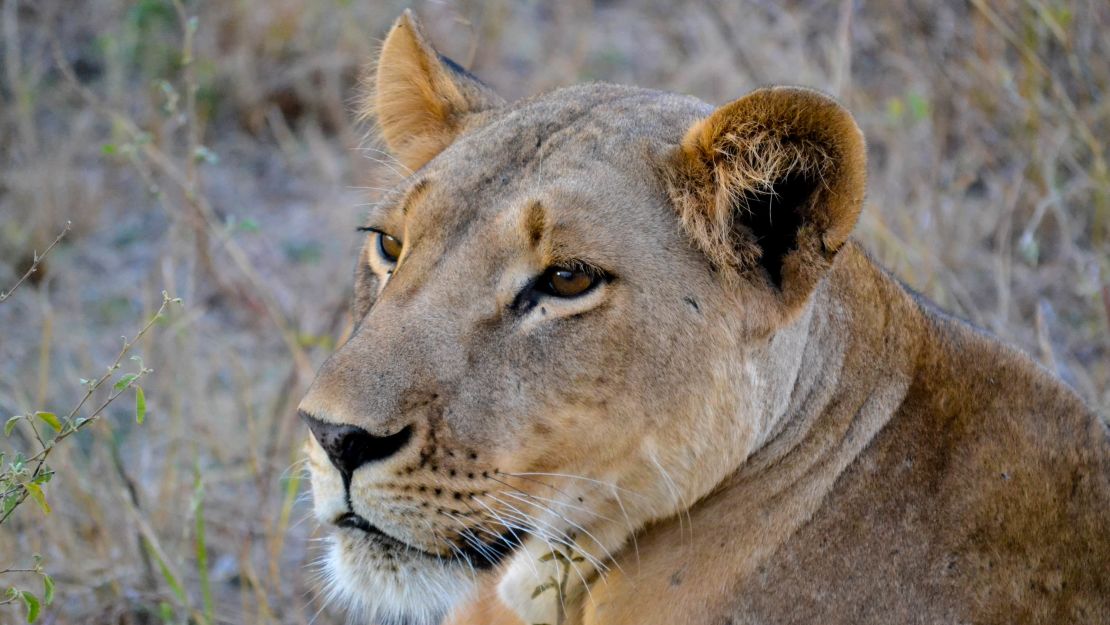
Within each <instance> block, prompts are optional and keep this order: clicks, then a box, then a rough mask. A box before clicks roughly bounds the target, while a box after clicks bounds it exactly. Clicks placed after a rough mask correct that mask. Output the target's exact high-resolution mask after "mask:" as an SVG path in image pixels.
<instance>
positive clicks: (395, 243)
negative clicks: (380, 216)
mask: <svg viewBox="0 0 1110 625" xmlns="http://www.w3.org/2000/svg"><path fill="white" fill-rule="evenodd" d="M403 248H404V246H403V245H401V241H399V240H398V239H397V238H396V237H391V236H389V235H388V234H386V233H384V232H379V233H378V251H379V252H381V254H382V258H385V259H386V260H387V261H389V262H391V263H395V262H397V259H398V258H400V257H401V250H402V249H403Z"/></svg>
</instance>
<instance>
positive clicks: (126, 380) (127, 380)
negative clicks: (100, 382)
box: [112, 373, 139, 391]
mask: <svg viewBox="0 0 1110 625" xmlns="http://www.w3.org/2000/svg"><path fill="white" fill-rule="evenodd" d="M138 377H139V374H137V373H128V374H127V375H125V376H123V377H122V378H120V379H119V382H116V383H115V385H114V386H113V387H112V388H114V389H116V390H117V391H122V390H123V389H125V388H127V385H128V384H131V383H132V382H134V381H135V379H136V378H138Z"/></svg>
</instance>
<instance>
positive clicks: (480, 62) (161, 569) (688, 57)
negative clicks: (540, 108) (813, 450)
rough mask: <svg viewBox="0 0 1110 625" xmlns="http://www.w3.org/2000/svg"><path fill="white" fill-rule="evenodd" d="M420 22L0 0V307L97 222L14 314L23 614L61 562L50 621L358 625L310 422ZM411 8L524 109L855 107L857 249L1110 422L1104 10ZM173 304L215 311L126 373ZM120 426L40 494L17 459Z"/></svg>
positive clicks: (730, 5)
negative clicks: (409, 40) (324, 586)
mask: <svg viewBox="0 0 1110 625" xmlns="http://www.w3.org/2000/svg"><path fill="white" fill-rule="evenodd" d="M409 4H410V3H405V2H392V1H384V0H181V1H180V2H177V1H175V0H80V1H78V0H23V1H19V0H0V7H2V9H0V59H2V63H0V292H3V291H5V290H7V289H10V288H11V286H12V285H13V284H15V283H16V282H17V281H18V280H19V278H20V276H21V275H23V273H24V272H25V270H26V269H27V268H28V267H29V266H30V265H31V264H32V263H33V262H34V259H35V254H34V252H35V251H36V250H37V251H39V252H41V251H42V250H44V249H45V248H46V247H47V246H48V245H49V244H50V243H51V242H52V241H53V240H54V239H55V237H57V236H58V235H59V233H61V232H63V230H64V229H65V228H66V224H67V222H68V223H70V226H69V231H68V232H67V233H66V234H65V236H64V238H63V239H62V240H61V241H60V242H59V243H58V244H57V245H56V246H55V247H54V249H52V250H51V252H50V254H49V255H48V256H47V257H46V259H45V260H44V261H43V262H42V263H41V264H40V265H39V267H38V269H37V271H36V272H35V273H33V274H32V275H31V276H30V277H29V278H28V280H27V281H25V282H24V283H23V284H22V285H21V286H20V287H19V289H18V290H17V291H16V292H15V293H14V294H13V295H12V296H11V298H10V299H7V300H0V420H5V419H7V418H8V417H9V416H11V415H31V418H28V419H23V420H17V421H16V422H14V423H13V424H12V432H11V435H10V437H8V438H0V453H4V454H5V459H4V460H3V466H5V467H7V468H6V469H5V471H7V473H6V475H7V479H8V480H9V482H8V483H7V484H6V485H5V484H4V483H2V482H0V499H3V498H4V497H7V496H8V494H10V493H15V495H20V496H22V497H23V499H26V500H27V501H26V505H22V506H19V507H18V508H16V509H14V510H12V511H11V513H10V516H9V517H8V518H7V519H6V520H4V521H3V522H2V525H0V603H4V604H5V605H0V623H17V622H23V621H24V620H25V619H26V616H27V610H28V608H29V607H33V606H31V604H32V603H34V602H35V601H37V602H39V603H40V604H42V603H45V601H46V599H49V598H50V597H48V596H47V595H50V594H51V590H50V589H48V588H46V587H44V582H43V579H42V575H43V574H46V575H49V576H50V580H51V582H49V583H47V584H46V585H47V586H49V585H53V597H52V602H51V604H50V605H48V606H46V605H43V606H41V610H40V614H38V615H37V619H38V622H43V623H92V624H109V623H111V624H132V623H186V622H189V623H260V624H261V623H321V624H323V623H333V622H344V616H343V615H342V614H338V613H333V612H332V611H331V610H330V609H329V608H328V606H326V605H325V603H326V602H325V601H324V599H323V598H322V595H321V594H320V593H318V592H317V571H318V569H317V568H316V565H315V564H314V563H315V561H316V560H317V558H319V556H320V555H321V554H320V548H319V546H318V545H319V543H316V542H314V541H313V535H314V533H315V532H316V531H317V530H316V527H315V523H314V521H312V519H311V518H310V516H309V505H308V501H307V499H306V495H305V493H306V489H305V481H304V480H303V476H302V470H301V467H300V466H299V463H298V459H299V450H300V447H301V445H302V443H303V440H304V437H305V432H304V431H303V428H302V426H301V424H300V423H299V422H298V421H297V420H296V418H295V415H294V407H295V405H296V402H297V401H298V400H299V398H300V395H301V393H302V392H303V391H304V389H305V387H306V385H307V384H308V383H309V382H310V381H311V379H312V373H313V369H314V368H315V367H316V366H317V365H319V363H320V362H321V361H322V359H323V358H325V357H326V356H327V354H328V353H329V351H330V350H331V349H332V347H333V346H334V344H335V340H336V338H337V336H338V335H339V333H340V332H341V330H342V327H343V325H344V313H345V305H346V301H347V298H348V295H349V290H350V286H351V282H352V280H351V272H352V269H353V267H354V261H355V253H356V250H357V246H358V245H359V242H360V236H359V235H358V234H357V233H356V232H355V231H354V228H355V226H356V225H358V224H359V223H360V219H361V216H362V214H363V212H364V210H365V208H364V206H365V204H366V203H368V202H372V201H373V200H374V198H375V197H376V196H377V195H378V193H379V192H380V189H381V188H383V187H388V186H390V185H391V184H392V183H394V182H395V181H396V180H397V176H398V173H397V171H396V170H395V168H393V167H391V166H390V163H389V161H388V159H387V158H386V157H385V156H384V155H383V154H382V153H381V152H380V151H378V148H380V145H378V144H376V143H375V142H374V141H373V139H372V137H371V133H370V129H368V128H365V127H360V126H359V125H357V124H356V123H355V116H354V115H353V113H352V111H353V110H354V108H355V105H354V103H355V102H356V100H357V96H358V93H359V87H358V85H359V80H360V76H361V74H362V72H363V70H364V68H365V67H366V65H367V63H368V61H369V60H370V59H371V58H372V56H373V54H374V51H375V49H376V46H377V45H378V44H379V43H380V41H381V38H382V37H383V36H384V34H385V32H386V30H387V28H388V27H389V25H390V24H391V22H392V21H393V20H394V19H395V18H396V17H397V15H398V14H399V13H400V12H401V11H402V10H403V8H405V7H406V6H408V5H409ZM413 6H414V8H415V9H416V11H417V13H418V14H419V15H420V17H421V18H422V19H423V21H424V24H425V27H426V29H427V31H428V32H429V34H430V36H431V37H432V39H433V40H434V41H435V42H436V44H437V46H438V47H439V49H440V51H441V52H443V53H445V54H447V55H449V56H451V57H453V58H454V59H455V60H457V61H458V62H459V63H460V64H462V65H463V66H465V67H468V68H470V69H471V70H472V71H473V72H474V73H475V74H477V75H478V76H479V77H481V78H483V79H484V80H485V81H487V82H488V83H489V84H491V85H492V86H494V87H495V88H496V89H497V90H499V91H500V92H501V93H502V94H503V95H505V96H506V97H508V98H510V99H515V98H519V97H522V96H526V95H529V94H533V93H535V92H537V91H542V90H548V89H552V88H555V87H558V86H560V85H567V84H571V83H576V82H581V81H590V80H603V81H610V82H620V83H629V84H637V85H641V86H646V87H652V88H657V89H665V90H671V91H678V92H682V93H689V94H693V95H696V96H698V97H700V98H702V99H704V100H707V101H709V102H712V103H724V102H727V101H729V100H731V99H733V98H736V97H738V96H740V95H743V94H744V93H746V92H748V91H749V90H751V89H753V88H754V87H757V86H760V85H764V84H769V83H790V84H799V85H808V86H812V87H816V88H818V89H821V90H824V91H826V92H829V93H831V94H834V95H835V96H837V97H838V98H840V100H841V101H842V102H843V103H844V104H845V105H846V106H847V107H848V108H849V109H851V110H852V111H853V112H854V113H855V115H856V117H857V119H858V121H859V123H860V125H861V126H862V127H863V129H864V132H865V134H866V136H867V138H868V144H869V157H870V166H869V167H870V195H869V197H868V199H867V205H866V208H865V211H864V215H863V218H862V222H861V224H860V227H859V228H858V230H857V238H858V239H860V240H861V241H863V242H864V243H865V244H866V245H867V246H868V247H869V248H870V249H871V250H872V251H873V253H874V254H875V256H876V257H877V258H878V259H879V260H880V261H881V262H882V263H883V264H885V265H886V266H887V267H889V268H890V269H891V270H892V271H893V272H894V273H895V274H897V275H898V276H900V277H901V278H903V279H904V280H905V281H906V282H907V283H908V284H910V285H911V286H912V287H914V288H915V289H918V290H920V291H922V292H923V293H925V294H926V295H927V296H929V297H930V298H932V299H934V300H935V301H936V302H938V303H939V304H940V305H941V306H943V307H945V308H947V309H949V310H952V311H954V312H955V313H957V314H958V315H960V316H962V317H965V318H967V319H969V320H970V321H972V322H973V323H975V324H977V325H979V326H981V327H983V328H985V329H986V330H988V331H990V332H992V333H994V334H997V335H999V336H1001V337H1002V338H1004V339H1005V340H1007V341H1009V342H1011V343H1014V344H1016V345H1018V346H1020V347H1021V348H1022V349H1024V350H1025V351H1027V352H1028V353H1029V354H1030V355H1031V356H1032V357H1033V358H1035V359H1036V360H1037V361H1038V362H1040V363H1041V364H1042V365H1044V366H1045V367H1046V368H1048V369H1050V370H1052V371H1054V372H1056V373H1057V374H1059V375H1060V376H1062V377H1063V378H1064V379H1065V380H1066V381H1067V382H1068V383H1069V384H1071V385H1072V386H1073V387H1074V388H1075V389H1076V390H1077V391H1078V392H1079V394H1080V395H1082V396H1083V397H1084V398H1085V399H1086V400H1087V401H1088V402H1090V403H1091V405H1093V406H1094V407H1095V409H1096V410H1097V411H1099V413H1100V414H1101V415H1102V416H1103V417H1104V418H1108V417H1110V165H1108V159H1110V154H1108V152H1107V141H1108V140H1110V139H1108V138H1110V98H1107V97H1105V95H1106V93H1107V90H1108V89H1110V3H1107V2H1106V1H1105V0H1088V1H1083V0H1076V1H1071V2H1068V1H1061V0H969V1H957V0H949V1H943V2H940V1H938V2H926V1H924V0H888V1H885V2H873V3H863V2H859V1H852V0H843V1H833V2H821V1H813V0H811V1H806V0H792V1H788V2H771V1H769V0H767V1H764V0H744V1H732V0H728V1H726V0H690V1H686V2H676V1H672V0H652V1H646V2H631V1H619V0H607V1H602V0H595V1H593V2H590V1H588V0H567V1H560V2H558V3H556V2H539V1H531V2H519V3H514V2H509V1H507V0H502V1H490V2H479V1H477V0H471V1H464V0H460V1H457V2H447V1H441V2H431V1H427V2H419V1H416V2H415V3H414V4H413ZM163 290H165V291H167V292H168V293H169V295H170V296H172V297H180V298H182V299H183V304H180V305H179V304H174V303H171V304H168V305H167V308H166V310H165V311H164V314H163V315H162V316H161V317H160V319H159V320H157V321H156V322H154V323H153V325H152V326H151V327H150V329H149V331H147V332H146V333H145V334H144V335H143V336H142V338H141V339H140V340H138V341H136V342H135V343H134V345H133V346H131V349H130V350H129V351H128V353H127V354H125V357H124V358H123V359H121V361H120V362H121V367H120V368H119V369H116V370H110V371H109V370H107V369H106V367H108V366H110V365H111V364H112V363H113V361H114V360H115V359H116V357H117V355H118V354H119V353H120V349H121V345H122V343H121V339H120V337H121V336H125V337H127V338H128V339H134V338H135V335H136V333H137V332H138V331H139V330H140V328H142V327H143V326H144V324H146V323H147V321H148V320H150V319H151V317H152V316H153V315H154V313H155V312H156V311H157V310H158V308H159V306H160V305H161V304H162V302H163V296H162V291H163ZM0 297H3V296H2V295H0ZM131 355H139V356H141V357H142V361H141V363H140V362H139V361H133V360H130V359H129V357H130V356H131ZM146 368H149V369H152V370H153V371H149V372H148V371H146V370H145V369H146ZM105 371H108V373H107V374H106V373H105ZM127 375H141V377H137V378H130V379H128V378H127V377H126V376H127ZM101 376H106V377H105V380H104V382H103V383H101V384H99V385H98V384H97V380H98V379H100V378H101ZM83 379H87V380H83ZM90 387H95V388H93V389H92V390H91V391H90ZM137 387H141V388H142V389H143V399H142V402H141V403H142V404H143V406H142V407H141V409H140V406H138V405H137V403H138V401H137V398H136V394H137V390H136V388H137ZM115 394H119V398H118V400H115V401H112V402H110V403H108V405H106V406H105V407H104V408H103V409H102V410H100V411H99V412H95V411H97V409H98V407H99V406H102V405H104V403H105V402H106V401H107V400H109V399H111V398H112V397H113V396H114V395H115ZM85 395H88V396H89V398H88V400H87V402H86V403H84V404H83V406H80V407H79V408H80V409H79V410H76V411H74V407H75V406H78V405H79V402H81V401H82V398H83V397H84V396H85ZM35 411H44V412H47V413H50V414H56V415H57V420H58V421H60V426H61V431H60V433H56V434H55V433H51V430H52V429H54V426H53V425H51V424H50V422H49V421H50V420H49V417H46V416H42V415H40V416H39V417H38V418H34V413H35ZM139 413H142V414H139ZM89 416H97V417H98V418H97V419H95V420H94V421H91V422H85V423H82V424H80V427H81V431H79V432H76V433H75V434H74V435H73V436H71V437H67V438H65V440H60V441H58V444H57V447H54V448H52V449H51V451H50V453H49V464H48V467H49V469H50V471H52V473H51V476H52V477H51V479H49V481H48V482H47V481H46V478H44V477H41V476H42V474H43V473H45V472H47V470H46V469H42V470H41V471H40V473H39V476H40V477H39V478H38V479H39V481H38V482H35V487H37V490H38V492H37V493H35V492H31V491H30V490H27V488H30V487H26V486H23V484H24V483H27V482H33V481H34V480H33V479H32V477H33V476H34V474H33V473H29V472H28V469H27V467H26V466H21V467H20V466H16V467H15V468H14V469H13V464H12V463H18V461H19V458H20V456H19V454H23V457H31V458H32V461H33V460H34V454H35V453H37V452H41V448H42V446H43V445H48V444H49V441H50V439H51V437H52V436H56V435H60V434H64V433H66V432H67V431H69V429H70V428H73V427H76V425H75V424H76V423H78V422H77V421H76V419H78V418H81V417H89ZM67 417H70V418H69V420H66V418H67ZM138 420H142V421H143V423H142V424H141V425H140V424H139V423H137V421H138ZM32 426H33V427H32ZM39 439H42V440H43V441H44V442H41V443H40V442H39ZM26 464H27V463H24V465H26ZM31 464H34V462H31ZM32 468H33V467H32ZM5 488H6V489H7V490H4V489H5ZM20 489H22V490H20ZM39 494H41V495H42V499H43V501H42V502H39V501H38V499H39V497H38V495H39ZM28 497H29V499H28ZM0 503H4V502H3V501H0ZM5 505H6V504H5ZM46 505H48V506H49V507H50V510H51V512H50V514H49V515H47V514H46V513H45V506H46ZM2 512H3V507H2V506H0V513H2ZM2 517H3V514H0V518H2ZM35 554H39V555H40V556H41V562H40V561H39V560H38V559H36V558H34V555H35ZM6 569H30V571H27V572H21V571H18V570H16V571H7V572H3V571H5V570H6ZM9 586H15V587H17V588H19V589H20V591H19V592H22V591H23V590H26V591H27V592H29V593H30V594H31V595H32V597H31V599H33V600H34V601H31V600H30V599H27V598H26V596H25V595H22V594H16V595H11V594H5V591H6V589H7V588H8V587H9Z"/></svg>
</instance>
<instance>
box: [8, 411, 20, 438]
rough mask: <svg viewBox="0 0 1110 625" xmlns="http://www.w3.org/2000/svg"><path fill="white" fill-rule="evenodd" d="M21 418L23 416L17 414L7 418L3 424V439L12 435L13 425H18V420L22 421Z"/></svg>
mask: <svg viewBox="0 0 1110 625" xmlns="http://www.w3.org/2000/svg"><path fill="white" fill-rule="evenodd" d="M22 418H23V415H18V414H17V415H15V416H14V417H11V418H9V419H8V420H7V421H6V422H4V437H5V438H7V437H9V436H11V435H12V430H14V429H15V424H16V423H19V420H20V419H22Z"/></svg>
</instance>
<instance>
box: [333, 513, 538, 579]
mask: <svg viewBox="0 0 1110 625" xmlns="http://www.w3.org/2000/svg"><path fill="white" fill-rule="evenodd" d="M332 523H333V524H334V525H335V526H336V527H340V528H344V529H352V530H358V531H361V532H363V533H364V534H366V535H367V536H370V537H373V538H375V539H377V540H379V541H382V542H384V543H386V544H388V545H393V546H395V547H398V548H401V549H404V550H405V551H406V552H409V553H414V554H417V555H419V556H421V557H425V558H431V559H434V560H438V561H441V562H451V561H463V563H465V564H468V565H470V566H471V567H473V568H474V569H476V570H487V569H491V568H493V567H495V566H497V565H498V564H500V563H501V562H503V561H504V560H505V558H507V557H508V556H509V555H510V554H512V553H513V552H514V551H516V549H517V548H519V547H520V546H521V544H522V540H523V538H522V536H521V534H522V532H521V531H520V530H519V529H517V530H515V531H514V530H507V531H506V532H505V533H504V534H501V535H500V536H498V537H497V539H496V540H493V541H491V542H487V541H484V540H480V539H479V538H478V536H477V534H475V533H474V532H473V531H471V530H467V535H465V536H464V537H463V544H461V545H454V546H452V548H451V553H450V554H449V555H443V554H439V553H435V552H433V551H428V550H426V549H423V548H421V547H417V546H415V545H411V544H409V543H407V542H405V541H403V540H400V539H397V538H394V537H393V536H390V535H389V534H386V533H385V532H383V531H382V530H381V529H380V528H378V527H377V526H376V525H374V524H373V523H371V522H370V521H368V520H367V519H366V518H365V517H362V516H359V515H358V514H355V513H354V512H344V513H343V514H341V515H340V516H339V517H337V518H336V519H335V521H333V522H332Z"/></svg>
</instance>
